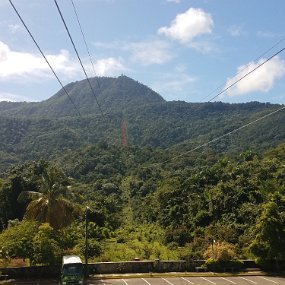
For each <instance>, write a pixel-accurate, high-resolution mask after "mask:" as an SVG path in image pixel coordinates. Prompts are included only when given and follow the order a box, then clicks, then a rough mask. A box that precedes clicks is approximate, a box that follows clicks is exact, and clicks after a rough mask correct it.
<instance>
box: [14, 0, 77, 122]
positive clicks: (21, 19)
mask: <svg viewBox="0 0 285 285" xmlns="http://www.w3.org/2000/svg"><path fill="white" fill-rule="evenodd" d="M9 2H10V4H11V6H12V7H13V9H14V11H15V12H16V14H17V16H18V17H19V19H20V21H21V22H22V24H23V26H24V27H25V29H26V30H27V32H28V33H29V35H30V37H31V38H32V40H33V42H34V43H35V45H36V46H37V48H38V50H39V51H40V53H41V55H42V56H43V58H44V59H45V61H46V63H47V64H48V66H49V68H50V69H51V71H52V73H53V74H54V76H55V77H56V79H57V81H58V82H59V84H60V85H61V87H62V89H63V90H64V92H65V94H66V95H67V97H68V98H69V100H70V102H71V103H72V105H73V107H74V109H75V110H76V111H77V113H78V115H79V116H80V117H81V114H80V112H79V110H78V108H77V107H76V105H75V103H74V101H73V100H72V98H71V97H70V95H69V94H68V92H67V90H66V88H65V87H64V86H63V84H62V82H61V81H60V79H59V77H58V75H57V74H56V72H55V71H54V69H53V68H52V66H51V64H50V63H49V61H48V59H47V57H46V56H45V54H44V53H43V51H42V49H41V48H40V46H39V45H38V43H37V41H36V40H35V38H34V36H33V35H32V33H31V31H30V30H29V28H28V27H27V25H26V24H25V22H24V20H23V18H22V17H21V15H20V14H19V12H18V10H17V9H16V7H15V5H14V4H13V2H12V0H9Z"/></svg>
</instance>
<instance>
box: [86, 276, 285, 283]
mask: <svg viewBox="0 0 285 285" xmlns="http://www.w3.org/2000/svg"><path fill="white" fill-rule="evenodd" d="M278 284H279V285H285V278H283V277H268V276H237V277H160V278H149V277H148V278H131V279H104V280H91V281H90V283H89V285H278Z"/></svg>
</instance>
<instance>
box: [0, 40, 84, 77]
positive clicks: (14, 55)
mask: <svg viewBox="0 0 285 285" xmlns="http://www.w3.org/2000/svg"><path fill="white" fill-rule="evenodd" d="M46 58H47V59H48V61H49V62H50V64H51V66H52V67H53V68H54V70H55V71H56V72H58V73H60V74H61V75H64V76H65V77H68V78H71V77H73V76H74V75H75V74H78V72H79V67H78V65H77V64H76V63H75V62H73V61H72V60H71V59H70V56H69V53H68V51H65V50H61V51H60V53H59V54H57V55H46ZM50 77H53V74H52V72H51V71H50V69H49V67H48V65H47V63H46V62H45V60H44V59H43V58H42V56H41V55H40V54H33V53H27V52H18V51H12V50H11V49H10V48H9V46H8V45H6V44H5V43H3V42H0V80H9V79H11V78H13V79H15V78H16V79H22V78H25V79H26V78H29V79H38V78H50Z"/></svg>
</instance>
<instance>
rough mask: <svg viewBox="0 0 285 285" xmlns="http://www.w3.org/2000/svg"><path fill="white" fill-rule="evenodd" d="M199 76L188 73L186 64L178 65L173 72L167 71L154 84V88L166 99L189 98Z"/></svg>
mask: <svg viewBox="0 0 285 285" xmlns="http://www.w3.org/2000/svg"><path fill="white" fill-rule="evenodd" d="M196 81H197V78H196V77H194V76H191V75H189V74H187V72H186V68H185V66H182V65H178V66H176V68H175V70H174V72H173V73H166V74H163V76H161V78H160V79H159V80H157V81H156V82H154V83H153V84H152V88H153V89H154V90H156V91H157V92H158V93H159V94H162V96H164V97H165V99H166V100H177V98H180V99H181V98H183V100H186V101H188V100H189V98H188V97H189V90H190V89H192V86H193V83H194V82H196Z"/></svg>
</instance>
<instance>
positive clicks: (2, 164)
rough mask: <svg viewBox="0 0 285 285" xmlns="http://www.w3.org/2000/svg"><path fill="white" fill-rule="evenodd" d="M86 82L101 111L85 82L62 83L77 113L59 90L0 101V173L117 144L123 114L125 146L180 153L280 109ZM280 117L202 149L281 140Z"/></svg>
mask: <svg viewBox="0 0 285 285" xmlns="http://www.w3.org/2000/svg"><path fill="white" fill-rule="evenodd" d="M92 84H93V85H94V89H95V90H96V91H97V92H98V102H99V104H100V107H101V111H103V113H104V114H103V115H102V113H101V111H100V110H98V105H97V103H96V100H95V98H94V96H93V94H91V93H90V91H89V89H88V84H87V82H86V80H83V81H80V82H75V83H70V84H69V85H67V86H66V89H67V90H68V91H69V92H70V94H71V98H72V99H73V101H74V102H75V104H76V105H77V108H78V110H79V111H80V113H81V116H78V114H76V110H75V109H74V108H73V106H72V104H71V102H70V101H69V99H68V97H67V96H66V94H64V92H63V90H61V91H59V92H58V93H57V94H56V95H54V96H53V97H51V98H50V99H48V100H46V101H43V102H39V103H12V102H2V103H0V118H1V120H0V140H1V145H0V154H1V156H0V172H3V171H4V170H6V169H8V168H9V167H10V166H12V165H13V164H15V163H18V162H25V161H29V160H34V159H40V158H42V157H44V158H46V159H53V158H55V157H56V156H57V154H58V153H62V152H65V151H69V150H76V149H78V148H81V147H83V146H87V145H92V144H96V143H98V142H101V141H107V142H108V143H109V144H113V145H120V143H121V142H120V140H121V122H122V121H123V120H124V122H125V124H126V136H127V142H128V144H129V145H131V146H151V147H155V148H157V147H158V148H164V149H166V148H172V149H173V150H174V152H175V151H176V149H179V151H182V152H183V151H189V150H191V149H193V148H195V147H197V146H199V145H201V144H204V143H207V142H208V141H211V140H213V139H215V138H217V137H219V136H223V135H225V134H227V133H229V132H231V131H233V130H235V129H237V128H239V127H241V126H243V125H245V124H247V123H249V122H253V121H255V120H256V119H258V118H261V117H262V116H264V115H266V114H269V113H270V112H272V111H274V110H277V109H278V108H280V105H272V104H265V103H258V102H251V103H246V104H225V103H221V102H215V103H186V102H165V101H164V100H163V99H162V97H160V96H159V95H158V94H157V93H155V92H153V91H152V90H151V89H149V88H147V87H146V86H144V85H142V84H140V83H138V82H136V81H134V80H132V79H130V78H128V77H126V76H120V77H118V78H117V79H114V78H97V79H96V78H93V79H92ZM70 104H71V105H70ZM284 121H285V112H284V111H281V112H278V113H276V114H274V115H273V116H270V117H267V118H266V119H264V120H262V121H259V122H256V123H255V124H252V125H250V126H248V127H247V128H245V129H243V130H241V131H239V132H237V133H235V134H232V135H231V136H229V137H224V138H223V140H220V141H218V142H217V143H215V144H211V146H210V147H211V148H213V150H214V151H217V152H219V153H225V152H226V153H230V154H232V155H237V154H238V153H240V152H242V151H243V150H246V149H248V148H250V149H253V150H255V151H257V152H262V151H264V150H266V149H267V148H268V147H273V146H276V145H278V144H279V143H281V142H283V141H284V136H285V125H284V123H283V122H284ZM202 151H203V150H202Z"/></svg>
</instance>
